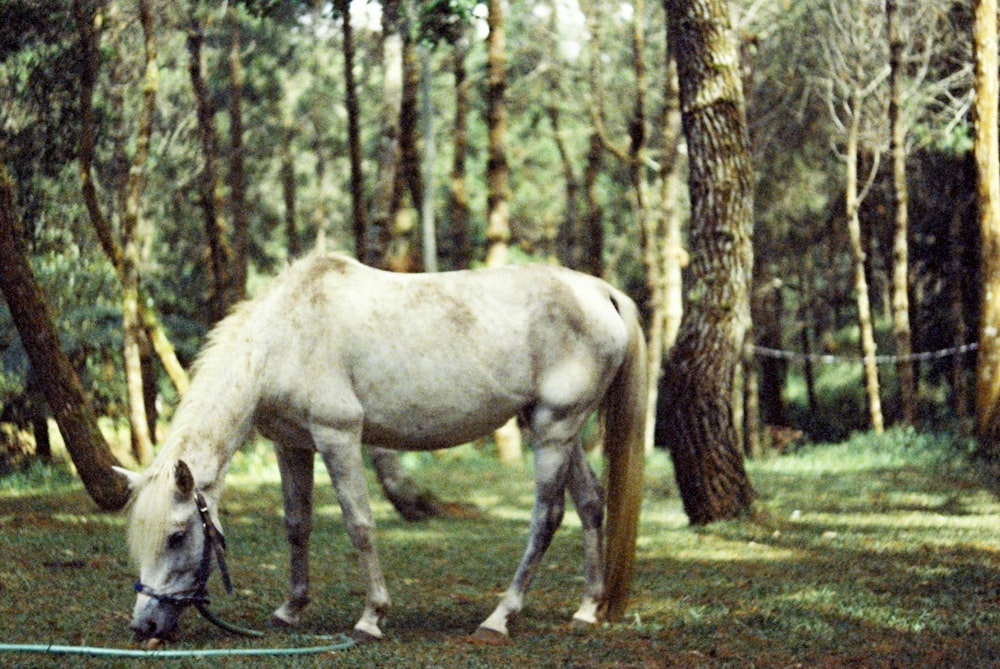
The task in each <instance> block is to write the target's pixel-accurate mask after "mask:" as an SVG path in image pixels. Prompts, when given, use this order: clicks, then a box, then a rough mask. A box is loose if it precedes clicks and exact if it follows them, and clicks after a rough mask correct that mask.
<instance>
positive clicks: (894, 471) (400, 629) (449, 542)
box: [0, 432, 1000, 669]
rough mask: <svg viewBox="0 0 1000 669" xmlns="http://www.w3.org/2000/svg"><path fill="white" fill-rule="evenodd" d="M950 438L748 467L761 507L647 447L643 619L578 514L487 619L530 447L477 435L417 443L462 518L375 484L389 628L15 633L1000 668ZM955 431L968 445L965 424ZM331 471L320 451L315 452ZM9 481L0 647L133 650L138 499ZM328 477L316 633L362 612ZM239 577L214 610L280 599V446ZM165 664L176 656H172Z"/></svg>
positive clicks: (265, 477)
mask: <svg viewBox="0 0 1000 669" xmlns="http://www.w3.org/2000/svg"><path fill="white" fill-rule="evenodd" d="M949 443H950V442H949V440H948V439H947V438H933V439H925V438H923V437H921V436H920V435H915V434H913V433H908V432H902V433H893V434H891V435H890V436H888V437H885V438H881V439H876V438H873V437H871V436H868V435H862V436H859V437H856V438H854V439H852V440H851V441H849V442H847V443H844V444H836V445H820V446H806V447H804V448H803V449H802V450H801V451H799V452H797V453H794V454H790V455H783V456H777V457H773V458H769V459H761V460H757V461H753V462H750V463H748V466H749V471H750V476H751V479H752V481H753V484H754V486H755V488H756V490H757V492H758V495H759V500H758V502H757V504H756V506H755V510H754V512H753V513H751V514H748V515H747V516H746V517H744V518H740V519H737V520H732V521H727V522H721V523H716V524H713V525H710V526H708V527H704V528H695V527H691V526H690V525H689V524H688V522H687V519H686V517H685V515H684V514H683V511H682V509H681V504H680V500H679V499H678V497H677V494H676V490H675V486H674V483H673V474H672V470H671V467H670V464H669V458H668V457H666V456H665V455H664V454H662V453H658V454H656V455H655V456H654V457H653V458H652V459H651V461H650V465H649V467H648V476H647V482H646V495H645V503H644V509H643V518H642V527H641V531H640V539H639V555H638V567H637V580H636V583H635V586H634V597H633V600H632V603H631V605H630V607H629V611H628V613H627V616H626V619H625V620H624V621H623V622H621V623H617V624H613V625H601V626H598V627H595V628H593V629H579V628H576V627H572V626H571V625H570V624H569V619H570V617H571V616H572V613H573V611H574V610H575V607H576V605H577V603H578V600H579V597H580V589H581V585H582V579H581V577H580V572H581V555H580V553H581V533H580V529H579V523H578V522H577V520H576V517H575V515H574V514H573V512H572V510H570V511H569V512H568V513H567V517H566V522H565V523H564V526H563V528H562V530H561V531H560V533H559V534H558V535H557V536H556V539H555V541H554V542H553V545H552V547H551V549H550V551H549V553H548V555H547V556H546V559H545V561H544V562H543V564H542V567H541V568H540V570H539V573H538V576H537V578H536V581H535V583H534V585H533V587H532V590H531V592H530V593H529V597H528V600H527V602H526V607H525V609H524V611H523V612H522V613H521V614H520V616H519V617H518V618H517V619H516V621H515V622H514V624H513V625H512V630H511V631H512V634H511V639H510V642H509V643H507V644H504V645H497V646H493V645H481V644H476V643H471V642H470V639H469V636H468V635H469V633H470V632H472V631H474V630H475V628H476V625H477V624H478V623H479V622H480V621H482V620H483V619H484V618H485V617H486V615H487V614H488V613H489V612H490V611H491V610H492V608H493V606H495V604H496V603H497V600H498V597H499V596H500V595H501V593H502V592H503V590H504V588H505V587H506V584H507V581H508V579H509V578H510V577H511V575H512V574H513V571H514V567H515V566H516V563H517V561H518V559H519V557H520V554H521V552H522V550H523V548H524V541H525V538H526V530H527V520H528V516H529V512H530V508H531V503H532V490H531V481H530V474H529V471H528V470H529V469H530V467H529V466H528V465H525V466H523V467H502V466H500V465H498V464H496V463H495V461H494V460H493V459H492V458H490V457H488V456H485V455H482V454H481V453H479V452H478V451H476V450H475V449H473V448H472V447H463V448H462V449H459V451H458V452H457V455H454V456H450V455H449V456H443V457H435V456H433V455H429V454H428V455H421V456H414V457H411V458H409V459H407V460H406V462H407V464H408V466H411V467H412V469H413V471H414V475H415V477H416V478H417V479H418V481H419V482H420V483H421V485H424V486H427V487H428V488H431V489H433V490H434V491H435V492H436V493H437V494H438V495H439V496H440V497H442V498H444V499H447V500H454V501H456V502H471V503H472V504H474V505H475V507H476V509H477V510H478V511H477V512H476V513H470V514H464V517H455V518H442V519H434V520H430V521H427V522H422V523H417V524H411V523H406V522H403V521H402V520H400V519H399V518H398V516H396V515H395V513H394V511H393V510H392V508H391V507H390V506H389V505H388V504H387V503H386V502H384V501H383V499H382V498H381V496H379V494H378V493H377V491H375V489H374V486H373V496H374V503H375V511H376V515H377V520H378V523H379V550H380V553H381V557H382V564H383V567H384V569H385V572H386V577H387V580H388V585H389V589H390V592H391V593H392V596H393V601H394V606H393V609H392V611H391V614H390V616H389V618H388V619H387V620H386V622H385V624H384V625H383V630H384V631H385V633H386V639H385V640H383V641H380V642H376V643H371V644H366V645H363V646H358V647H354V648H350V649H346V650H335V651H332V652H328V653H323V654H320V655H308V656H298V657H295V658H294V659H293V658H290V657H288V656H279V657H274V658H267V657H251V658H238V657H222V658H213V659H211V660H205V659H193V658H188V659H176V660H174V659H170V660H167V659H163V660H158V661H157V662H155V663H154V662H153V661H152V660H149V659H145V660H134V659H112V658H107V657H90V656H84V655H54V654H36V653H18V652H13V651H7V650H3V649H2V647H0V666H17V667H109V666H121V667H132V666H170V667H202V666H224V667H270V666H291V665H292V664H294V666H296V667H313V666H316V667H319V666H324V667H407V668H412V667H577V668H580V669H598V668H607V669H611V668H617V669H624V668H633V667H635V668H639V667H642V668H647V667H655V668H661V667H711V668H715V667H747V668H749V667H809V668H813V667H870V668H880V667H886V668H888V667H988V666H1000V502H998V495H997V483H998V482H997V478H996V473H995V472H991V470H989V469H987V468H985V467H983V466H980V465H977V464H969V462H968V461H967V460H966V459H965V457H964V455H963V454H962V453H961V450H962V448H961V447H952V446H950V445H949ZM954 443H957V441H956V442H954ZM317 472H318V475H319V473H322V472H321V468H319V467H317ZM33 476H34V478H33V479H31V477H28V479H25V480H24V481H22V483H21V484H20V485H17V484H10V483H4V484H2V485H0V644H65V645H81V644H82V645H86V646H90V647H114V648H134V647H135V646H134V645H133V644H132V642H131V639H130V635H129V632H128V629H127V627H128V617H129V612H130V610H131V607H132V604H133V602H134V593H133V592H132V587H131V584H132V582H133V581H134V580H135V578H136V574H135V572H134V570H133V569H132V567H131V566H130V565H129V563H128V559H127V556H126V549H125V542H124V518H123V517H122V516H121V515H112V514H104V513H100V512H97V511H95V509H94V505H93V503H92V502H91V501H90V500H89V499H88V498H87V497H86V495H85V493H84V492H83V489H82V487H81V486H80V485H79V484H77V483H75V482H73V481H71V480H68V479H67V478H66V477H62V478H59V477H58V476H57V477H56V478H55V479H52V480H48V479H45V480H42V479H44V478H45V477H44V476H42V475H41V474H39V472H38V471H35V472H34V474H33ZM318 480H319V481H322V483H321V484H319V485H318V486H317V490H316V512H317V516H318V518H317V525H316V529H315V532H314V537H313V546H312V560H313V604H312V607H311V608H310V609H309V610H308V611H307V613H306V616H305V617H304V620H303V624H302V627H301V630H300V631H301V632H304V633H308V634H322V633H330V632H342V631H348V630H349V629H350V627H351V625H352V624H353V622H354V621H355V619H356V617H357V616H358V615H359V614H360V611H361V606H362V598H363V593H362V586H361V581H360V578H359V575H358V569H357V566H356V560H355V557H354V556H353V555H352V553H351V550H350V549H349V544H348V541H347V539H346V536H345V535H344V532H343V529H342V526H341V524H340V518H339V510H338V508H337V505H336V503H335V500H334V496H333V492H332V489H331V486H330V485H329V482H328V480H326V479H325V478H319V479H318ZM223 524H224V526H225V530H226V536H227V540H228V544H229V553H228V562H229V567H230V570H231V572H232V576H233V580H234V582H235V584H236V591H235V592H234V594H232V595H228V596H227V595H225V594H224V593H223V592H222V589H221V586H220V585H219V582H218V576H214V577H213V579H212V592H213V603H212V604H213V605H212V608H213V610H214V611H215V612H216V614H217V615H219V616H220V617H221V618H224V619H226V620H229V621H231V622H233V623H236V624H240V625H245V626H253V627H261V626H264V625H266V621H267V620H268V618H269V616H270V612H271V611H272V609H273V608H274V607H275V606H277V604H279V603H280V602H281V600H282V596H283V592H284V586H285V579H286V575H287V564H286V561H287V557H286V556H287V551H286V548H285V541H284V531H283V527H282V522H281V503H280V490H279V485H278V478H277V473H276V468H275V466H274V463H273V458H272V457H271V455H270V451H269V450H268V449H266V448H265V447H250V448H249V450H248V451H247V453H246V454H243V453H241V454H239V455H238V456H237V461H236V462H235V463H234V468H233V471H232V473H231V474H230V478H229V486H228V488H227V491H226V494H225V496H224V498H223ZM315 643H322V642H317V641H315V640H312V639H305V638H302V637H295V636H292V635H291V634H290V633H288V632H283V631H279V630H275V631H273V632H269V633H268V635H267V636H266V637H265V638H264V639H251V640H247V639H243V638H239V637H234V636H231V635H228V634H227V633H225V632H223V631H221V630H219V629H218V628H215V627H213V626H211V625H209V624H208V623H207V622H205V621H204V620H203V619H201V618H200V617H199V616H197V614H196V613H195V612H193V611H192V612H187V613H185V614H184V616H183V618H182V632H181V637H180V639H179V640H178V641H177V642H176V643H172V644H170V645H168V649H169V650H182V649H205V648H212V649H232V650H239V649H253V648H270V647H278V648H285V647H292V646H299V645H303V644H306V645H310V644H315ZM160 662H162V665H161V664H160Z"/></svg>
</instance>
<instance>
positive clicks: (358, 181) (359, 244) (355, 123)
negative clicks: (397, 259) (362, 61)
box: [336, 0, 368, 259]
mask: <svg viewBox="0 0 1000 669" xmlns="http://www.w3.org/2000/svg"><path fill="white" fill-rule="evenodd" d="M350 5H351V3H350V1H349V0H337V3H336V6H337V10H338V11H339V12H340V15H341V18H342V21H343V30H344V89H345V103H344V104H345V105H346V107H347V145H348V153H349V155H350V158H351V219H352V220H351V224H352V230H353V233H354V255H355V257H356V258H360V259H364V258H366V257H368V251H367V249H366V247H365V242H366V235H367V231H368V221H367V215H366V214H365V183H364V174H363V173H362V169H361V121H360V118H361V110H360V107H359V105H358V92H357V86H356V85H355V83H354V29H353V27H352V26H351V6H350Z"/></svg>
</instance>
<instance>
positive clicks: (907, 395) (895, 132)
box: [885, 0, 917, 425]
mask: <svg viewBox="0 0 1000 669" xmlns="http://www.w3.org/2000/svg"><path fill="white" fill-rule="evenodd" d="M896 5H897V0H886V5H885V15H886V23H887V28H888V30H887V32H888V34H889V68H890V71H889V89H890V95H889V127H890V134H891V145H892V146H891V151H892V181H893V191H894V195H895V205H896V227H895V231H894V236H893V245H892V260H893V262H892V333H893V339H894V340H895V344H896V347H895V348H896V351H895V353H896V377H897V383H898V384H899V409H900V417H899V418H900V421H901V422H902V423H904V424H905V425H912V424H913V421H914V418H915V417H916V395H917V386H916V379H915V376H914V372H913V359H912V353H913V343H912V339H911V333H910V297H909V289H910V280H909V275H910V263H909V227H910V219H909V192H908V190H907V186H906V122H905V120H904V119H903V118H902V111H901V110H902V105H903V72H902V67H903V64H902V53H903V42H902V39H901V38H900V36H899V12H898V8H897V6H896Z"/></svg>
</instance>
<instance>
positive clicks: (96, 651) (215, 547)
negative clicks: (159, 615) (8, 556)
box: [0, 492, 354, 659]
mask: <svg viewBox="0 0 1000 669" xmlns="http://www.w3.org/2000/svg"><path fill="white" fill-rule="evenodd" d="M195 504H196V505H197V507H198V513H199V515H200V516H201V524H202V529H203V531H204V533H205V549H204V551H203V554H202V563H201V565H199V567H198V571H199V574H198V576H197V578H196V580H197V582H198V585H197V586H196V587H195V589H194V591H193V594H186V593H179V594H170V595H165V594H159V593H156V592H153V591H151V590H149V589H148V588H146V587H145V586H144V585H143V584H142V583H141V582H137V583H136V584H135V590H136V592H141V593H143V594H145V595H147V596H149V597H153V598H155V599H158V600H164V601H173V602H174V603H175V604H178V605H181V606H187V605H194V607H195V608H196V609H198V613H200V614H201V615H202V617H203V618H205V620H207V621H208V622H210V623H212V624H213V625H215V626H216V627H219V628H220V629H223V630H225V631H227V632H230V633H231V634H237V635H240V636H245V637H251V638H261V637H263V636H264V632H261V631H260V630H254V629H250V628H248V627H241V626H239V625H234V624H233V623H230V622H226V621H225V620H222V619H221V618H218V617H216V616H215V614H213V613H212V612H211V611H210V610H209V608H208V596H207V587H206V586H207V583H208V577H209V575H210V572H211V569H212V563H211V560H212V555H213V554H214V555H215V559H216V561H217V562H218V563H219V573H220V574H221V575H222V583H223V585H224V586H225V588H226V592H228V593H231V592H232V591H233V582H232V579H230V577H229V568H228V567H227V566H226V558H225V551H226V539H225V537H224V536H223V535H222V532H220V531H219V528H217V527H216V526H215V523H213V522H212V517H211V515H210V514H209V511H208V504H207V503H206V501H205V497H204V495H202V494H201V493H200V492H199V493H198V494H197V495H196V496H195ZM189 592H191V591H189ZM296 636H299V637H300V638H307V639H312V640H314V641H331V642H333V643H327V644H322V645H318V646H299V647H295V648H243V649H225V648H218V649H212V648H209V649H201V650H156V649H150V650H140V649H131V648H99V647H95V646H63V645H57V644H48V645H46V644H18V643H0V653H5V652H6V653H48V654H58V655H88V656H94V657H141V658H163V659H166V658H177V657H251V656H254V657H260V656H282V655H284V656H287V655H313V654H319V653H331V652H334V651H340V650H347V649H348V648H352V647H353V646H354V640H353V639H351V638H350V637H349V636H347V635H346V634H336V635H332V636H331V635H327V634H309V635H296Z"/></svg>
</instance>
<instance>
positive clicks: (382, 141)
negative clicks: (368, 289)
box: [363, 0, 403, 267]
mask: <svg viewBox="0 0 1000 669" xmlns="http://www.w3.org/2000/svg"><path fill="white" fill-rule="evenodd" d="M400 21H401V17H400V2H399V0H386V1H385V2H383V3H382V72H383V75H382V106H381V110H380V115H381V130H380V131H379V138H378V174H377V181H376V184H375V192H374V195H373V197H372V203H371V220H370V224H371V226H370V231H369V232H370V234H369V235H368V236H367V238H366V243H365V253H366V256H365V258H364V259H363V260H364V262H365V263H366V264H369V265H374V266H380V267H384V266H385V263H386V260H387V253H388V251H389V241H390V239H391V237H392V225H393V220H392V213H393V194H394V188H395V179H396V171H397V169H398V165H399V161H400V144H399V112H400V109H401V107H402V103H403V36H402V34H401V33H400Z"/></svg>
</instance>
